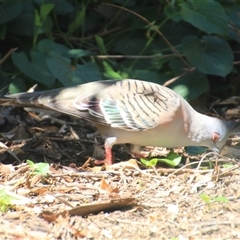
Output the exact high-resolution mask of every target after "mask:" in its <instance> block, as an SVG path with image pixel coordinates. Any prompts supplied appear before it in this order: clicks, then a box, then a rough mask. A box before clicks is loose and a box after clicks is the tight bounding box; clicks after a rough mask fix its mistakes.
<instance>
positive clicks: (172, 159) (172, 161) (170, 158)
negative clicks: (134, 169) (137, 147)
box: [140, 152, 182, 167]
mask: <svg viewBox="0 0 240 240" xmlns="http://www.w3.org/2000/svg"><path fill="white" fill-rule="evenodd" d="M181 160H182V157H181V156H179V155H178V154H176V153H174V152H170V153H169V154H168V155H167V156H166V158H153V159H151V160H149V161H147V160H146V159H143V158H141V159H140V161H141V162H142V163H143V164H145V165H146V166H148V167H155V166H156V165H157V163H164V164H167V165H168V166H170V167H176V166H177V165H178V164H179V163H180V162H181Z"/></svg>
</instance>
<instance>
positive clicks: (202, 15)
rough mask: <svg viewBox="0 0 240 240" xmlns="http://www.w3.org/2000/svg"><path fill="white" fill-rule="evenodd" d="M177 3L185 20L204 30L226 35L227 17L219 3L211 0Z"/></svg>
mask: <svg viewBox="0 0 240 240" xmlns="http://www.w3.org/2000/svg"><path fill="white" fill-rule="evenodd" d="M179 5H180V6H181V15H182V18H183V19H184V20H185V21H187V22H189V23H191V24H192V25H193V26H195V27H197V28H199V29H200V30H203V31H205V32H209V33H216V34H219V35H222V36H227V34H228V18H227V16H226V14H225V11H224V8H223V7H222V5H221V3H219V2H216V1H213V0H208V1H195V0H192V1H190V2H189V3H187V2H186V3H181V4H179Z"/></svg>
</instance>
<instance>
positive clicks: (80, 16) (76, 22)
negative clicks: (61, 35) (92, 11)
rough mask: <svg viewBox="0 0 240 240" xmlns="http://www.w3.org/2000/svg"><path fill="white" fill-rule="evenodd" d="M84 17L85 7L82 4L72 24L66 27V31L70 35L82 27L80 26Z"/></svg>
mask: <svg viewBox="0 0 240 240" xmlns="http://www.w3.org/2000/svg"><path fill="white" fill-rule="evenodd" d="M85 15H86V6H85V5H84V4H82V7H81V10H80V11H78V12H77V16H76V18H75V20H74V22H72V23H70V25H69V27H68V31H69V32H70V33H73V32H74V31H75V30H76V29H78V28H79V27H81V26H82V24H83V23H84V21H85V17H86V16H85Z"/></svg>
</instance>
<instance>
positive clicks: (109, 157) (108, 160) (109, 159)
mask: <svg viewBox="0 0 240 240" xmlns="http://www.w3.org/2000/svg"><path fill="white" fill-rule="evenodd" d="M116 140H117V138H115V137H110V138H106V140H105V144H104V148H105V154H106V157H105V159H103V160H95V161H94V163H95V164H96V165H101V164H106V165H112V164H113V154H112V146H113V145H114V144H116Z"/></svg>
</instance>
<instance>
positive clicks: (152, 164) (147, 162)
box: [140, 158, 159, 168]
mask: <svg viewBox="0 0 240 240" xmlns="http://www.w3.org/2000/svg"><path fill="white" fill-rule="evenodd" d="M158 160H159V159H157V158H154V159H151V160H147V159H144V158H141V159H140V161H141V162H142V163H143V164H144V165H145V166H146V167H149V168H153V167H156V165H157V163H158Z"/></svg>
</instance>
